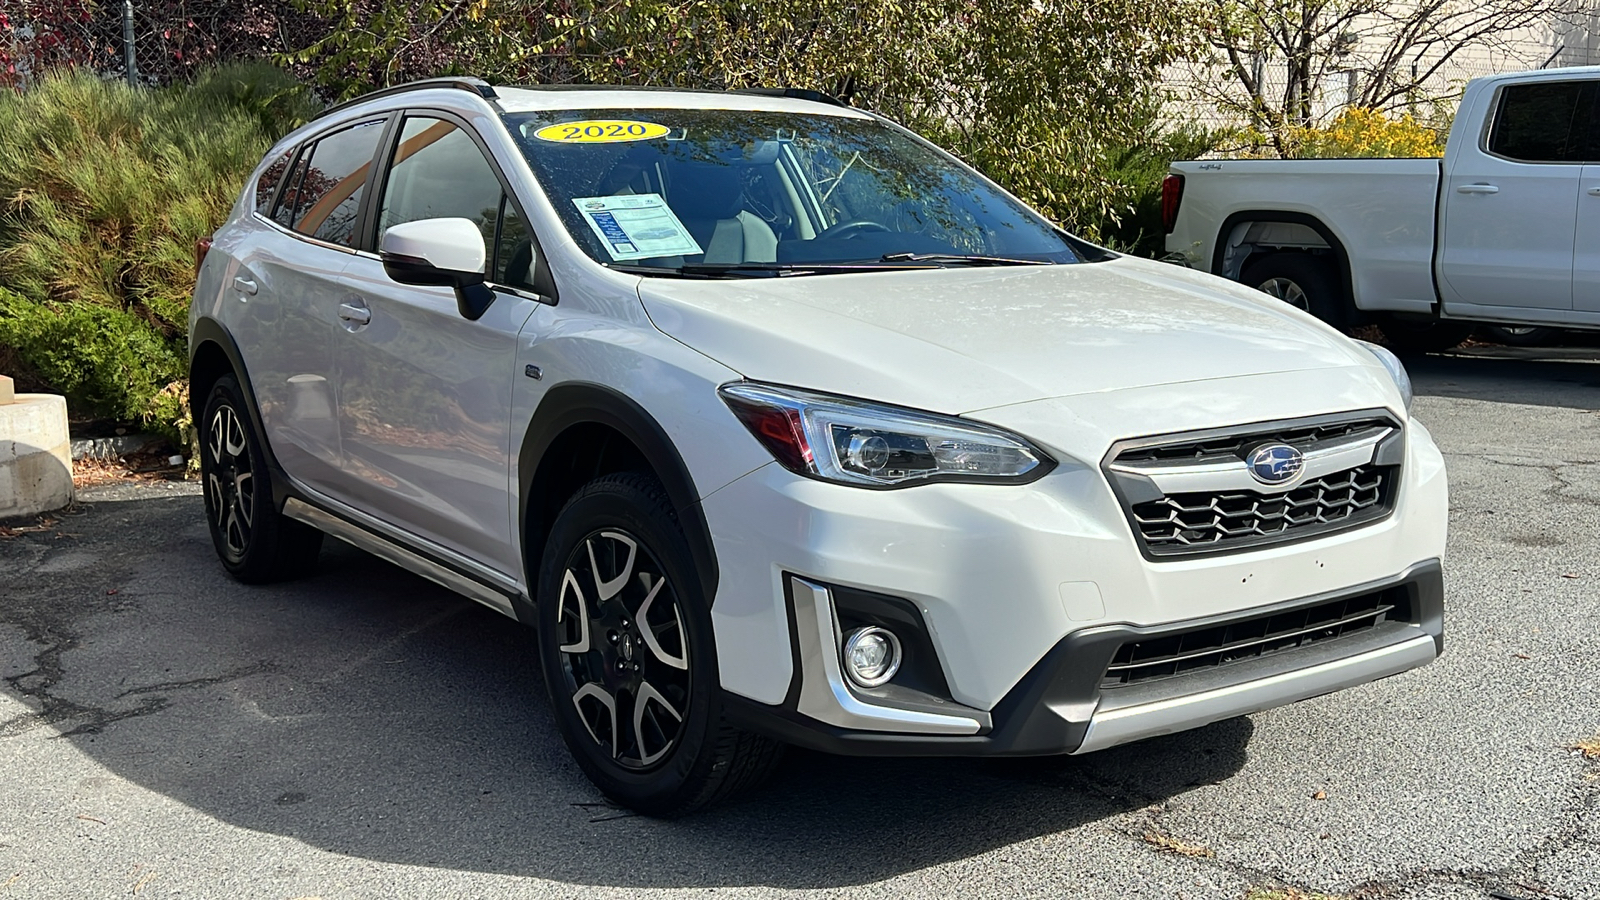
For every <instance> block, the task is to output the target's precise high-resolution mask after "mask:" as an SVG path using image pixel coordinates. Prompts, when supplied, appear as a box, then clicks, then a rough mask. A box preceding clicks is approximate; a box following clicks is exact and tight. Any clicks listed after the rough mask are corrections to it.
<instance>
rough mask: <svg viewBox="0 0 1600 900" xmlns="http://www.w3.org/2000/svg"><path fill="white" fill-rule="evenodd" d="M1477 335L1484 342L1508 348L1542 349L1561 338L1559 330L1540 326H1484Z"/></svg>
mask: <svg viewBox="0 0 1600 900" xmlns="http://www.w3.org/2000/svg"><path fill="white" fill-rule="evenodd" d="M1478 333H1479V334H1481V335H1482V336H1483V339H1484V340H1486V341H1493V342H1494V343H1496V344H1505V345H1506V346H1508V347H1543V346H1544V345H1546V344H1549V343H1553V342H1554V341H1555V340H1556V339H1557V338H1559V337H1561V329H1559V328H1546V327H1544V326H1542V325H1510V326H1507V325H1485V326H1484V327H1482V328H1480V329H1478Z"/></svg>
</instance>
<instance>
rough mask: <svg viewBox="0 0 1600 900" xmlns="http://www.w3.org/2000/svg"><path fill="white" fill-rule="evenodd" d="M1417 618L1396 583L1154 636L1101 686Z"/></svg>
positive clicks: (1128, 650) (1124, 651) (1121, 653)
mask: <svg viewBox="0 0 1600 900" xmlns="http://www.w3.org/2000/svg"><path fill="white" fill-rule="evenodd" d="M1386 621H1401V622H1411V621H1413V614H1412V609H1411V598H1410V594H1409V593H1407V591H1406V589H1405V587H1404V586H1403V585H1402V586H1397V587H1392V588H1387V589H1385V590H1381V591H1375V592H1373V593H1370V594H1361V595H1358V596H1355V597H1346V598H1343V599H1341V600H1332V601H1328V602H1326V603H1320V604H1317V605H1315V606H1306V607H1301V608H1299V609H1292V610H1287V611H1284V612H1277V613H1271V614H1269V615H1264V616H1257V617H1254V618H1247V619H1240V620H1237V621H1233V622H1228V623H1226V624H1223V625H1213V626H1209V627H1204V628H1195V629H1190V630H1187V631H1180V632H1174V633H1169V634H1161V635H1155V636H1152V637H1148V638H1144V639H1142V640H1139V641H1130V642H1128V643H1125V644H1123V645H1122V646H1121V647H1120V648H1118V649H1117V653H1116V655H1115V656H1113V657H1112V660H1111V665H1110V666H1109V667H1108V668H1107V669H1106V674H1105V678H1104V679H1102V681H1101V683H1100V686H1101V687H1102V688H1114V687H1120V686H1123V685H1130V684H1139V683H1142V682H1147V681H1151V680H1154V679H1157V678H1168V677H1171V676H1174V675H1182V674H1184V673H1186V672H1193V671H1196V670H1200V669H1214V668H1217V667H1219V666H1226V665H1229V664H1231V663H1236V662H1240V661H1243V660H1247V659H1256V658H1258V657H1262V656H1266V655H1267V654H1269V653H1281V652H1284V651H1286V650H1292V649H1294V648H1296V647H1304V646H1306V645H1308V644H1316V643H1322V642H1324V641H1330V640H1335V639H1337V638H1340V637H1344V636H1346V635H1349V634H1352V633H1355V632H1360V631H1366V630H1368V629H1371V628H1373V627H1374V626H1376V625H1377V624H1378V623H1380V622H1386Z"/></svg>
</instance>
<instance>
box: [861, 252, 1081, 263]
mask: <svg viewBox="0 0 1600 900" xmlns="http://www.w3.org/2000/svg"><path fill="white" fill-rule="evenodd" d="M878 258H879V259H880V260H882V261H883V262H888V263H893V262H912V263H929V264H931V265H936V266H962V265H966V266H1053V265H1055V263H1053V262H1051V261H1049V260H1047V259H1016V258H1015V257H1010V256H983V255H981V254H977V253H911V252H909V251H908V252H904V253H885V254H884V255H882V256H880V257H878Z"/></svg>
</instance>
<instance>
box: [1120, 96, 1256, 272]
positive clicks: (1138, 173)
mask: <svg viewBox="0 0 1600 900" xmlns="http://www.w3.org/2000/svg"><path fill="white" fill-rule="evenodd" d="M1227 136H1228V133H1227V132H1225V131H1218V130H1211V129H1205V128H1200V127H1197V126H1195V125H1192V124H1188V123H1179V124H1178V125H1177V127H1173V122H1172V120H1171V119H1170V118H1167V117H1165V116H1163V114H1162V109H1161V105H1160V104H1159V103H1158V102H1155V101H1150V102H1147V103H1145V104H1143V105H1142V106H1139V107H1137V108H1136V109H1135V110H1134V111H1133V113H1132V115H1131V116H1130V121H1129V128H1128V130H1127V137H1125V138H1124V142H1123V143H1121V144H1118V145H1115V146H1111V147H1108V148H1107V150H1106V152H1105V155H1104V157H1103V160H1102V162H1101V166H1102V168H1103V171H1104V172H1105V178H1106V180H1107V181H1108V182H1109V183H1111V184H1112V185H1113V186H1114V187H1113V189H1112V197H1113V198H1114V199H1113V207H1112V210H1111V211H1110V212H1109V213H1108V214H1107V215H1105V217H1104V218H1103V219H1102V224H1101V227H1100V230H1099V239H1100V241H1101V243H1104V244H1106V245H1107V246H1109V247H1112V248H1114V249H1117V250H1121V251H1123V252H1125V253H1132V254H1136V255H1139V256H1148V257H1161V256H1164V255H1165V253H1166V229H1165V228H1164V227H1163V226H1162V223H1161V183H1162V182H1163V181H1165V180H1166V177H1167V171H1168V169H1169V168H1170V167H1171V166H1172V163H1173V161H1174V160H1179V159H1198V158H1200V157H1202V156H1204V155H1206V154H1207V153H1210V152H1211V151H1213V150H1215V149H1216V148H1217V147H1218V146H1219V145H1220V144H1221V143H1222V142H1223V140H1224V139H1226V137H1227Z"/></svg>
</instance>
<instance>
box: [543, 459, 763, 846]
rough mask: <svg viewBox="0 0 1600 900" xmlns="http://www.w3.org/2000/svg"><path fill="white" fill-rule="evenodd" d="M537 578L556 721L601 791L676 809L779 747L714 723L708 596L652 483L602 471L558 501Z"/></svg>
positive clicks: (716, 793)
mask: <svg viewBox="0 0 1600 900" xmlns="http://www.w3.org/2000/svg"><path fill="white" fill-rule="evenodd" d="M538 587H539V655H540V661H541V665H542V667H543V669H544V676H545V683H546V685H547V686H548V687H549V691H550V702H551V705H552V707H553V709H554V712H555V719H556V723H557V725H558V726H559V728H560V730H561V736H562V738H563V739H564V740H565V741H566V744H567V748H568V749H569V750H570V751H571V752H572V755H573V757H574V758H575V759H576V760H577V762H578V765H579V766H580V767H581V768H582V769H583V771H584V774H586V775H587V776H588V777H589V780H590V781H592V782H594V784H595V786H597V787H599V788H600V790H601V791H602V792H604V793H605V794H606V795H607V796H609V797H611V798H612V799H614V800H616V801H617V802H619V803H621V804H623V805H625V806H628V807H630V808H632V809H635V810H638V811H639V812H642V813H645V814H647V815H654V816H679V815H683V814H685V813H689V812H692V811H694V810H695V809H698V808H700V807H702V806H705V805H706V804H708V803H712V802H715V801H717V800H719V799H721V798H723V797H725V796H727V795H728V794H731V793H733V792H734V791H736V790H739V789H741V788H744V787H746V786H748V785H750V784H753V783H755V782H757V781H759V780H760V779H761V778H763V777H764V776H765V775H766V774H767V773H768V772H769V771H770V770H771V768H772V766H773V764H774V763H775V762H776V761H777V758H778V751H779V749H780V747H779V745H778V744H776V743H774V742H773V741H771V740H768V739H766V738H763V737H759V736H757V735H754V734H750V733H748V732H744V731H742V730H740V729H738V728H735V727H734V726H732V725H730V724H728V723H727V722H726V721H724V719H723V714H722V707H721V693H720V692H721V688H720V686H719V683H718V677H717V664H716V645H715V641H714V639H713V636H712V630H711V615H710V604H709V603H708V602H707V601H708V600H709V598H707V597H705V596H703V591H702V590H701V588H700V583H699V579H698V577H697V575H696V573H695V569H694V564H693V562H692V557H691V556H690V553H689V547H688V542H687V540H686V539H685V538H684V536H683V532H682V530H681V529H680V528H679V526H678V521H677V516H676V514H675V513H674V511H673V507H672V505H671V503H670V502H669V501H668V500H667V497H666V492H665V491H664V490H663V489H662V488H661V486H660V485H659V484H658V483H657V482H656V481H655V480H654V479H652V478H650V477H649V476H646V475H642V474H638V473H622V474H614V475H606V476H603V477H600V478H597V479H595V480H594V481H591V482H589V483H588V484H587V485H585V486H584V487H583V488H581V489H580V490H579V491H578V493H577V494H576V495H574V496H573V497H572V499H571V500H569V501H567V504H566V506H565V507H564V508H563V509H562V511H561V513H560V515H558V516H557V517H556V520H555V523H554V525H553V526H552V528H551V530H550V537H549V540H548V541H547V543H546V545H545V550H544V559H543V563H542V565H541V566H540V571H539V585H538Z"/></svg>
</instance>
